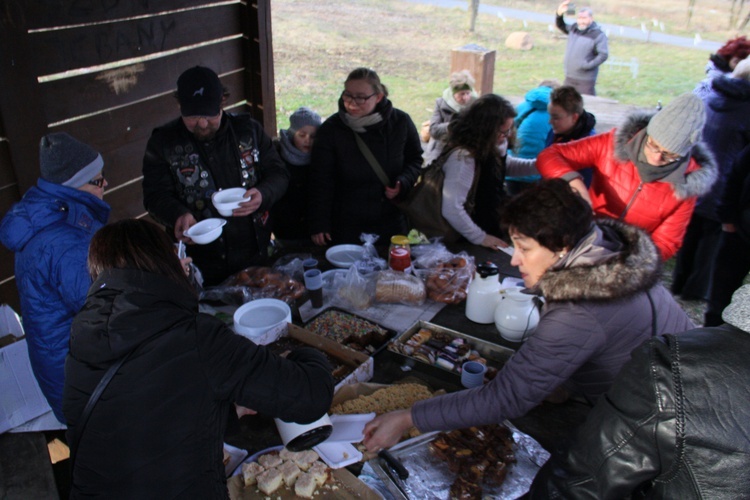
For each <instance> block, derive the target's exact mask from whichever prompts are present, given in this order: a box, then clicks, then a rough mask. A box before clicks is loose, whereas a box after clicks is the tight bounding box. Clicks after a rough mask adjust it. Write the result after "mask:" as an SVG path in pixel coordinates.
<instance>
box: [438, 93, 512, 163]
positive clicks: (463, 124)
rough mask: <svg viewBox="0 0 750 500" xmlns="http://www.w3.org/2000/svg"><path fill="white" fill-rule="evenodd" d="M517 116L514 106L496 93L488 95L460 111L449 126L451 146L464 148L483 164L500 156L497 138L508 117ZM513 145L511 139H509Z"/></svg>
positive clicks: (449, 143) (449, 146)
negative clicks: (493, 156) (494, 156)
mask: <svg viewBox="0 0 750 500" xmlns="http://www.w3.org/2000/svg"><path fill="white" fill-rule="evenodd" d="M515 116H516V110H515V109H514V108H513V105H512V104H511V103H510V102H508V101H507V100H506V99H504V98H503V97H500V96H499V95H497V94H485V95H483V96H482V97H480V98H479V99H477V100H476V101H474V102H473V103H471V104H470V105H469V106H467V107H466V108H464V109H463V110H461V112H460V113H459V114H458V117H456V118H455V119H454V120H453V121H451V122H450V124H449V125H448V147H447V148H446V151H447V150H449V149H451V148H454V147H459V148H464V149H466V150H468V151H469V153H471V156H472V157H474V159H475V160H477V161H478V162H480V163H482V162H484V161H485V160H487V159H488V158H490V157H492V155H497V154H498V153H497V136H498V134H499V133H500V130H502V128H503V125H504V124H505V122H506V121H508V119H509V118H513V117H515ZM508 140H509V142H510V137H509V138H508Z"/></svg>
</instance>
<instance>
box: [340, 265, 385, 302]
mask: <svg viewBox="0 0 750 500" xmlns="http://www.w3.org/2000/svg"><path fill="white" fill-rule="evenodd" d="M370 276H371V275H370ZM370 276H365V275H363V274H361V273H360V272H359V271H358V270H357V266H356V265H352V266H351V267H350V268H349V270H348V271H347V272H346V275H345V276H343V278H339V277H338V276H337V277H336V278H337V279H335V280H334V287H335V293H333V294H332V299H331V303H332V304H333V305H334V306H338V307H341V308H343V309H346V310H350V311H359V310H362V309H367V308H368V307H370V306H371V305H372V301H373V296H374V289H375V283H374V281H373V279H372V278H371V277H370Z"/></svg>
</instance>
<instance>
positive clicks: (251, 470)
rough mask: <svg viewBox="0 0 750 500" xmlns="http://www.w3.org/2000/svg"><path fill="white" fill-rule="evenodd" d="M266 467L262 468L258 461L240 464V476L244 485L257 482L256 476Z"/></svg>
mask: <svg viewBox="0 0 750 500" xmlns="http://www.w3.org/2000/svg"><path fill="white" fill-rule="evenodd" d="M265 470H266V469H264V468H263V466H262V465H260V464H259V463H258V462H250V463H249V464H242V478H243V479H244V480H245V486H252V485H253V484H255V483H257V482H258V479H257V478H258V476H259V475H260V474H262V473H263V472H264V471H265Z"/></svg>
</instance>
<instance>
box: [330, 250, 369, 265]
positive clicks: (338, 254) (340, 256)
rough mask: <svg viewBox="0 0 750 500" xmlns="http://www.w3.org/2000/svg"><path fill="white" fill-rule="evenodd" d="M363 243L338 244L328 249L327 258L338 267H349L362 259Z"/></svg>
mask: <svg viewBox="0 0 750 500" xmlns="http://www.w3.org/2000/svg"><path fill="white" fill-rule="evenodd" d="M363 252H364V247H363V246H362V245H336V246H333V247H331V248H329V249H328V250H327V251H326V259H328V262H330V263H331V264H333V265H334V266H336V267H342V268H348V267H349V266H351V265H352V264H354V263H355V262H356V261H358V260H361V259H362V253H363Z"/></svg>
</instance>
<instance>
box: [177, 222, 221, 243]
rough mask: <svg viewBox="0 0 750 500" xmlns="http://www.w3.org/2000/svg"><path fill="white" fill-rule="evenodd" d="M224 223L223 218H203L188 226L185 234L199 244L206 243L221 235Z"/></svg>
mask: <svg viewBox="0 0 750 500" xmlns="http://www.w3.org/2000/svg"><path fill="white" fill-rule="evenodd" d="M226 223H227V221H225V220H224V219H204V220H202V221H200V222H199V223H197V224H193V225H192V226H190V227H189V228H188V230H187V231H185V235H186V236H188V237H189V238H190V239H191V240H193V242H195V243H197V244H199V245H206V244H208V243H211V242H212V241H214V240H215V239H216V238H218V237H219V236H221V232H222V231H223V230H224V229H223V228H224V224H226Z"/></svg>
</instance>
